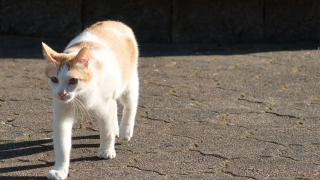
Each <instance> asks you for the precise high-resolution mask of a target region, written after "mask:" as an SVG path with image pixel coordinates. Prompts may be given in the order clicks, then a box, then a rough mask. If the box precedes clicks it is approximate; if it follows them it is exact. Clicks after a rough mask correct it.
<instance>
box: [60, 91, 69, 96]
mask: <svg viewBox="0 0 320 180" xmlns="http://www.w3.org/2000/svg"><path fill="white" fill-rule="evenodd" d="M66 94H67V93H66V92H64V91H63V92H58V95H59V96H60V97H63V96H65V95H66Z"/></svg>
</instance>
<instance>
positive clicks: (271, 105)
mask: <svg viewBox="0 0 320 180" xmlns="http://www.w3.org/2000/svg"><path fill="white" fill-rule="evenodd" d="M267 102H268V106H267V107H266V109H267V110H272V107H273V106H274V105H275V104H276V102H275V99H274V98H273V97H269V101H267Z"/></svg>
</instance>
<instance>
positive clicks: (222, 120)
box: [216, 113, 228, 124]
mask: <svg viewBox="0 0 320 180" xmlns="http://www.w3.org/2000/svg"><path fill="white" fill-rule="evenodd" d="M227 116H228V114H227V113H222V114H220V115H218V116H217V121H216V123H217V124H227V123H228V120H227V119H226V117H227Z"/></svg>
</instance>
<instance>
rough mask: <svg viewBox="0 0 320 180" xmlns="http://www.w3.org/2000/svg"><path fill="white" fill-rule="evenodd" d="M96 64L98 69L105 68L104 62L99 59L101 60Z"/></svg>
mask: <svg viewBox="0 0 320 180" xmlns="http://www.w3.org/2000/svg"><path fill="white" fill-rule="evenodd" d="M95 64H96V67H97V69H98V70H99V71H101V70H102V68H103V64H102V62H101V61H99V60H96V62H95Z"/></svg>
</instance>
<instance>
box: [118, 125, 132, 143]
mask: <svg viewBox="0 0 320 180" xmlns="http://www.w3.org/2000/svg"><path fill="white" fill-rule="evenodd" d="M132 135H133V128H131V127H129V126H125V127H123V126H121V127H120V139H121V140H125V141H130V139H131V138H132Z"/></svg>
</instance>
